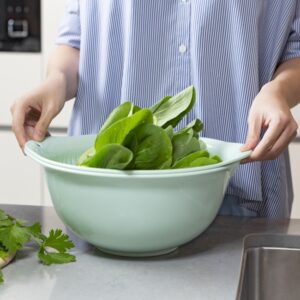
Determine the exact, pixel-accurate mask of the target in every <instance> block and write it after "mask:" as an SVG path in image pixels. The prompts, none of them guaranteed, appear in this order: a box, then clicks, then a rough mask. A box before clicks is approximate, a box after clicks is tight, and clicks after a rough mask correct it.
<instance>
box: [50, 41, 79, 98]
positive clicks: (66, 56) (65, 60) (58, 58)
mask: <svg viewBox="0 0 300 300" xmlns="http://www.w3.org/2000/svg"><path fill="white" fill-rule="evenodd" d="M78 68H79V50H78V49H75V48H72V47H69V46H64V45H60V46H57V47H56V48H55V50H54V51H53V53H52V55H51V57H50V60H49V62H48V68H47V78H52V79H53V78H55V80H58V81H60V83H61V84H62V86H64V87H65V98H66V100H69V99H72V98H74V97H75V96H76V93H77V89H78Z"/></svg>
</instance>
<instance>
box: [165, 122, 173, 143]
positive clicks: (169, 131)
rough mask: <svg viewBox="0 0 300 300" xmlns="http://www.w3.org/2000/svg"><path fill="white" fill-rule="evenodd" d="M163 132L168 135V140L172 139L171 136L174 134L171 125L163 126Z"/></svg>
mask: <svg viewBox="0 0 300 300" xmlns="http://www.w3.org/2000/svg"><path fill="white" fill-rule="evenodd" d="M165 132H166V133H167V135H168V137H169V138H170V140H172V138H173V136H174V129H173V127H172V126H171V125H169V126H168V127H167V128H165Z"/></svg>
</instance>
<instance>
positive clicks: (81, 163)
mask: <svg viewBox="0 0 300 300" xmlns="http://www.w3.org/2000/svg"><path fill="white" fill-rule="evenodd" d="M95 153H96V150H95V147H94V146H93V147H91V148H89V149H87V150H86V151H85V152H84V153H83V154H82V155H81V156H80V157H79V159H78V161H77V165H78V166H84V165H85V163H86V162H87V161H89V160H90V159H91V158H92V157H93V156H94V155H95Z"/></svg>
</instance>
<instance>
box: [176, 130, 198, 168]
mask: <svg viewBox="0 0 300 300" xmlns="http://www.w3.org/2000/svg"><path fill="white" fill-rule="evenodd" d="M172 145H173V163H174V162H176V161H177V160H179V159H181V158H183V157H184V156H186V155H188V154H190V153H193V152H197V151H200V150H201V149H200V144H199V140H198V139H197V138H195V137H194V131H193V129H192V128H190V129H188V130H186V131H182V132H181V133H180V134H178V133H176V134H175V135H174V137H173V139H172Z"/></svg>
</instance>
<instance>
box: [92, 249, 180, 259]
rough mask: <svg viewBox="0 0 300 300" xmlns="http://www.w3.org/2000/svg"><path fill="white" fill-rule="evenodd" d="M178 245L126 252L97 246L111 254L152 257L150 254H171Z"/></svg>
mask: <svg viewBox="0 0 300 300" xmlns="http://www.w3.org/2000/svg"><path fill="white" fill-rule="evenodd" d="M177 248H178V247H175V248H169V249H164V250H158V251H149V252H126V251H114V250H110V249H104V248H101V247H97V249H99V250H100V251H102V252H104V253H107V254H111V255H116V256H126V257H150V256H159V255H164V254H169V253H171V252H173V251H175V250H176V249H177Z"/></svg>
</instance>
